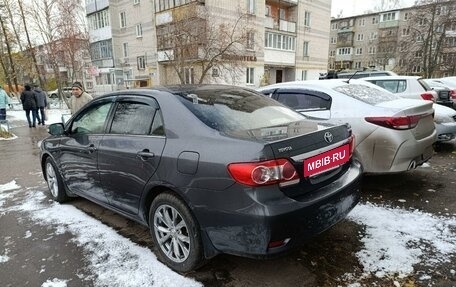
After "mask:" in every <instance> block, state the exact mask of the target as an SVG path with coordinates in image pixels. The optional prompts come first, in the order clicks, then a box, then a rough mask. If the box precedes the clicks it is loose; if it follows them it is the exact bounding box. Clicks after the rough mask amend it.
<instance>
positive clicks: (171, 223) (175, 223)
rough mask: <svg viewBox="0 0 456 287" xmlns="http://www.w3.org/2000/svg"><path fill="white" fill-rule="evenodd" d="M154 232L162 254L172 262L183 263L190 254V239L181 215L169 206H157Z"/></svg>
mask: <svg viewBox="0 0 456 287" xmlns="http://www.w3.org/2000/svg"><path fill="white" fill-rule="evenodd" d="M154 231H155V236H156V238H157V242H158V244H159V246H160V248H161V250H162V251H163V253H164V254H165V255H166V256H167V257H168V258H169V259H170V260H172V261H173V262H176V263H181V262H184V261H185V260H186V259H187V258H188V256H189V254H190V237H189V232H188V227H187V224H186V222H185V220H184V218H183V217H182V215H181V214H180V213H179V211H177V210H176V209H175V208H174V207H172V206H170V205H161V206H159V207H158V208H157V209H156V211H155V214H154Z"/></svg>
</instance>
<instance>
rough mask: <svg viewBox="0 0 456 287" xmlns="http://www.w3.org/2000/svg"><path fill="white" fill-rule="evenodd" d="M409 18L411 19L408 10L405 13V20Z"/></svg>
mask: <svg viewBox="0 0 456 287" xmlns="http://www.w3.org/2000/svg"><path fill="white" fill-rule="evenodd" d="M408 19H409V13H408V12H406V13H405V14H404V21H407V20H408Z"/></svg>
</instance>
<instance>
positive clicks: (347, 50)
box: [337, 48, 352, 55]
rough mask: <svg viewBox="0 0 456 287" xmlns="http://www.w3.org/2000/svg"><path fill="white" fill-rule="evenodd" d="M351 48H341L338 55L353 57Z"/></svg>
mask: <svg viewBox="0 0 456 287" xmlns="http://www.w3.org/2000/svg"><path fill="white" fill-rule="evenodd" d="M351 53H352V52H351V48H339V49H337V55H351Z"/></svg>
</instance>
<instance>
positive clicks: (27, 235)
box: [24, 230, 32, 238]
mask: <svg viewBox="0 0 456 287" xmlns="http://www.w3.org/2000/svg"><path fill="white" fill-rule="evenodd" d="M31 236H32V232H30V230H27V231H26V232H25V236H24V238H30V237H31Z"/></svg>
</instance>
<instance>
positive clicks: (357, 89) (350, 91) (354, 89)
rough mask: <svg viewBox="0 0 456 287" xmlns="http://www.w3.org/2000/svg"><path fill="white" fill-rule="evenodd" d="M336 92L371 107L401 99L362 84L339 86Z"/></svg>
mask: <svg viewBox="0 0 456 287" xmlns="http://www.w3.org/2000/svg"><path fill="white" fill-rule="evenodd" d="M334 90H335V91H337V92H339V93H342V94H344V95H347V96H349V97H352V98H354V99H357V100H360V101H362V102H365V103H368V104H371V105H376V104H380V103H383V102H387V101H393V100H397V99H399V97H398V96H396V95H393V94H391V93H388V92H386V91H381V90H379V89H375V88H373V87H369V86H365V85H360V84H348V85H344V86H339V87H335V88H334Z"/></svg>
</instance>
